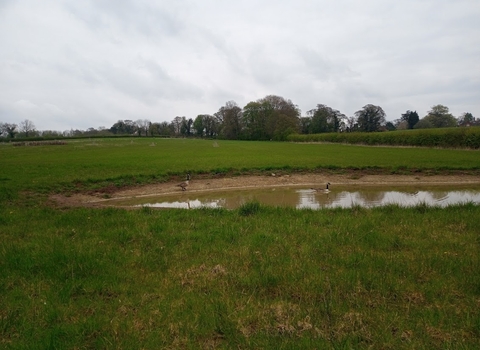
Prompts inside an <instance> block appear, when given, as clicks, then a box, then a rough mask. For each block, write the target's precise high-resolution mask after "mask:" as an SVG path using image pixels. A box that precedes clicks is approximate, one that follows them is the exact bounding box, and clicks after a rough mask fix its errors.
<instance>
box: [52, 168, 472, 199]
mask: <svg viewBox="0 0 480 350" xmlns="http://www.w3.org/2000/svg"><path fill="white" fill-rule="evenodd" d="M180 182H182V181H176V182H174V181H172V182H166V183H159V184H153V185H145V186H138V187H130V188H126V189H118V190H112V189H111V188H110V189H109V190H108V191H101V192H96V193H89V194H86V193H77V194H72V195H58V194H57V195H54V196H52V197H51V199H52V200H53V201H54V203H55V204H56V205H60V206H99V205H101V203H102V202H103V201H104V200H106V199H114V198H132V197H140V196H160V195H172V194H176V193H178V194H179V195H180V194H182V189H181V187H179V186H177V185H178V183H180ZM327 182H330V184H331V188H333V187H335V186H339V185H362V186H388V185H392V186H394V185H395V186H398V185H446V184H452V185H468V184H472V185H478V184H480V176H478V175H468V174H465V175H463V174H461V175H459V174H457V175H423V174H419V175H364V174H357V173H350V174H333V175H332V174H286V175H282V174H276V173H271V174H268V175H258V176H228V177H222V178H208V179H195V176H192V178H191V180H190V182H189V185H188V187H187V189H186V191H187V192H206V191H219V190H225V189H255V188H268V187H281V186H309V187H310V186H311V187H322V188H323V187H325V184H326V183H327Z"/></svg>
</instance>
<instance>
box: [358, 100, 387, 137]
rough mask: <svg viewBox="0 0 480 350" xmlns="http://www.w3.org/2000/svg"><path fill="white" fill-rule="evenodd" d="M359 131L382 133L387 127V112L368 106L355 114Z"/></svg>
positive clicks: (378, 107) (380, 108) (377, 107)
mask: <svg viewBox="0 0 480 350" xmlns="http://www.w3.org/2000/svg"><path fill="white" fill-rule="evenodd" d="M355 116H356V117H357V124H358V129H359V131H365V132H372V131H380V128H381V127H382V126H384V125H385V123H386V121H385V116H386V114H385V112H384V111H383V109H382V107H380V106H375V105H372V104H368V105H365V106H363V108H362V109H361V110H359V111H356V112H355Z"/></svg>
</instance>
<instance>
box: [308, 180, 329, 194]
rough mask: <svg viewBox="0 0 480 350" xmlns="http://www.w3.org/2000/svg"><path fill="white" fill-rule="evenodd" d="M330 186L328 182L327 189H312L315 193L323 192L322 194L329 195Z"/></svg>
mask: <svg viewBox="0 0 480 350" xmlns="http://www.w3.org/2000/svg"><path fill="white" fill-rule="evenodd" d="M329 186H330V182H327V186H326V187H325V188H313V187H312V188H311V189H312V190H314V191H315V192H322V193H329V192H330V189H329V188H328V187H329Z"/></svg>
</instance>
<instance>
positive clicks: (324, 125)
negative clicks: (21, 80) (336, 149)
mask: <svg viewBox="0 0 480 350" xmlns="http://www.w3.org/2000/svg"><path fill="white" fill-rule="evenodd" d="M473 125H480V119H476V118H475V117H474V116H473V115H472V114H471V113H463V114H462V115H461V116H460V117H458V118H455V117H454V116H453V115H452V114H451V113H450V112H449V109H448V107H446V106H443V105H435V106H433V107H431V110H430V111H428V113H427V115H425V116H424V117H423V118H420V116H419V115H418V113H417V112H416V111H410V110H408V111H406V112H405V113H403V114H402V115H401V117H400V118H399V119H396V120H394V121H393V122H387V121H386V114H385V111H384V110H383V109H382V108H381V107H380V106H376V105H373V104H367V105H365V106H363V107H362V108H361V109H360V110H358V111H356V112H355V113H354V115H353V116H351V117H348V116H346V115H345V114H343V113H341V112H340V111H339V110H336V109H334V108H332V107H329V106H327V105H325V104H318V105H317V106H316V107H315V108H314V109H311V110H309V111H307V112H306V115H305V116H301V111H300V109H299V108H298V107H297V106H296V105H295V104H294V103H293V102H292V101H291V100H288V99H285V98H283V97H280V96H276V95H268V96H266V97H264V98H261V99H259V100H257V101H251V102H249V103H247V104H246V105H245V106H244V107H243V108H241V107H239V106H238V105H237V103H236V102H234V101H229V102H227V103H225V105H224V106H222V107H220V108H219V109H218V111H217V112H216V113H214V114H199V115H197V116H196V117H195V119H192V118H187V117H185V116H183V117H180V116H177V117H175V118H174V119H173V120H172V121H171V122H151V121H150V120H147V119H138V120H136V121H133V120H119V121H117V122H116V123H115V124H113V125H112V126H111V127H110V128H108V129H107V128H99V129H95V128H89V129H87V130H73V129H72V130H68V131H64V132H59V131H52V130H44V131H37V130H36V128H35V125H34V124H33V123H32V122H31V121H29V120H28V119H27V120H24V121H22V122H21V123H20V124H19V125H17V124H10V123H0V136H1V137H4V138H9V139H14V138H24V137H26V138H29V137H39V136H41V137H81V136H109V135H134V136H153V137H155V136H162V137H179V136H181V137H200V138H203V137H206V138H222V139H230V140H285V139H286V138H287V136H288V135H290V134H294V133H298V134H319V133H330V132H353V131H359V132H377V131H391V130H397V129H421V128H442V127H455V126H473Z"/></svg>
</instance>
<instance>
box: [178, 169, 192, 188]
mask: <svg viewBox="0 0 480 350" xmlns="http://www.w3.org/2000/svg"><path fill="white" fill-rule="evenodd" d="M189 181H190V173H188V174H187V179H186V180H185V181H184V182H181V183H179V184H178V185H177V186H178V187H181V188H182V191H185V190H186V189H187V187H188V182H189Z"/></svg>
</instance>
